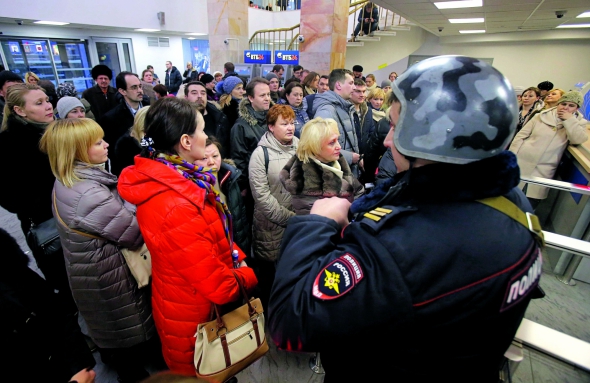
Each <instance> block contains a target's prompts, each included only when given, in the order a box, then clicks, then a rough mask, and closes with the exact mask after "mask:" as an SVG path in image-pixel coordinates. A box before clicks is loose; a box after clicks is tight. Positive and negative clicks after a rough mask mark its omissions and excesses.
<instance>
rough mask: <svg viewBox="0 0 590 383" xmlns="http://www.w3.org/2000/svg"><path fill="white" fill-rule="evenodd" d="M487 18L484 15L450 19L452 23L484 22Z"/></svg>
mask: <svg viewBox="0 0 590 383" xmlns="http://www.w3.org/2000/svg"><path fill="white" fill-rule="evenodd" d="M484 21H485V20H484V18H483V17H477V18H473V19H449V22H450V23H451V24H475V23H483V22H484Z"/></svg>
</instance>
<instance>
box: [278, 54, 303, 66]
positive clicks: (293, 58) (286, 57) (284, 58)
mask: <svg viewBox="0 0 590 383" xmlns="http://www.w3.org/2000/svg"><path fill="white" fill-rule="evenodd" d="M275 64H286V65H297V64H299V51H275Z"/></svg>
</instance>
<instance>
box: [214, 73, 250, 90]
mask: <svg viewBox="0 0 590 383" xmlns="http://www.w3.org/2000/svg"><path fill="white" fill-rule="evenodd" d="M240 84H242V85H244V82H243V81H242V79H241V78H239V77H238V76H229V77H226V78H225V80H221V81H219V82H218V83H217V86H215V90H216V91H217V93H225V94H230V93H231V91H232V90H234V88H235V87H236V86H238V85H240Z"/></svg>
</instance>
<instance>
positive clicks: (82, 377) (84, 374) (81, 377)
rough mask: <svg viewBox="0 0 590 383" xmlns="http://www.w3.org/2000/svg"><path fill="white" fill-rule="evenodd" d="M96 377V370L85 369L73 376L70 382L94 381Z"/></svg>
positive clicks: (84, 382)
mask: <svg viewBox="0 0 590 383" xmlns="http://www.w3.org/2000/svg"><path fill="white" fill-rule="evenodd" d="M95 377H96V372H94V370H87V369H83V370H82V371H80V372H78V373H77V374H76V375H74V376H72V378H71V379H70V382H71V381H75V382H78V383H94V378H95Z"/></svg>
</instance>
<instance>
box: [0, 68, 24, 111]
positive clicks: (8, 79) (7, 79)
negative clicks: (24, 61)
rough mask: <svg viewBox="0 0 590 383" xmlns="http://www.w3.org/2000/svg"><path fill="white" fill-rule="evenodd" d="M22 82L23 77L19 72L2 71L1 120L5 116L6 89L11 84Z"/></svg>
mask: <svg viewBox="0 0 590 383" xmlns="http://www.w3.org/2000/svg"><path fill="white" fill-rule="evenodd" d="M22 83H23V79H22V78H21V77H20V76H19V75H18V74H16V73H14V72H11V71H9V70H3V71H2V72H0V121H2V119H3V118H4V104H5V100H4V97H6V91H7V90H8V88H10V86H11V85H14V84H22Z"/></svg>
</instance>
